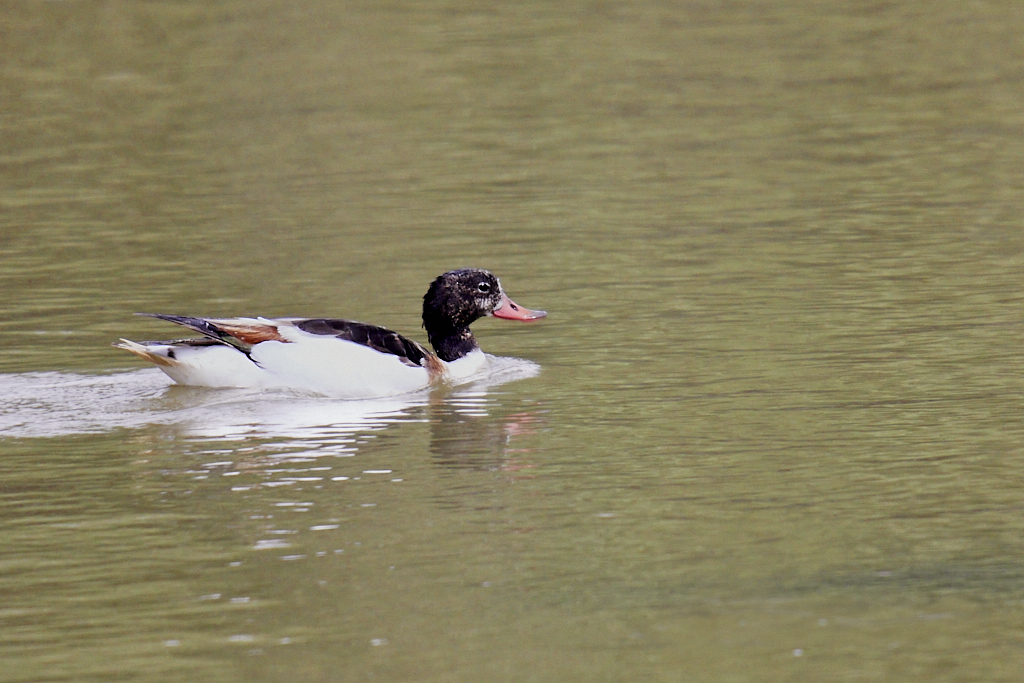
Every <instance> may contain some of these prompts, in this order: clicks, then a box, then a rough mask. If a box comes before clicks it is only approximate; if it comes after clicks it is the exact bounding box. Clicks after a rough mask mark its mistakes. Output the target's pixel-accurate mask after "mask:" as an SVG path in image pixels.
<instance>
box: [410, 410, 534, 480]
mask: <svg viewBox="0 0 1024 683" xmlns="http://www.w3.org/2000/svg"><path fill="white" fill-rule="evenodd" d="M489 407H497V406H494V405H493V404H492V403H491V402H490V401H488V400H487V399H486V397H485V396H484V395H483V394H471V393H465V394H462V395H458V394H456V395H454V396H452V397H450V398H449V400H447V401H444V402H443V403H432V405H431V406H430V420H429V421H430V451H431V453H433V454H434V456H435V463H436V464H437V465H440V466H441V467H444V468H445V469H451V470H486V471H499V470H500V471H504V472H511V471H515V470H521V469H529V468H532V467H533V464H532V461H531V459H530V458H529V457H527V454H528V453H529V449H521V448H518V447H514V446H513V445H512V440H513V439H514V438H515V437H518V436H528V435H532V434H536V433H537V432H538V431H539V430H540V428H541V426H542V425H543V424H544V423H545V422H546V419H545V418H544V417H543V416H542V412H543V411H540V410H537V409H531V410H525V411H519V412H516V413H512V414H506V415H488V412H490V411H489V410H488V408H489Z"/></svg>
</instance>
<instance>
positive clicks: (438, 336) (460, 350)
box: [427, 327, 480, 363]
mask: <svg viewBox="0 0 1024 683" xmlns="http://www.w3.org/2000/svg"><path fill="white" fill-rule="evenodd" d="M427 339H429V340H430V345H431V346H433V347H434V353H436V354H437V357H438V358H440V359H441V360H443V361H445V362H447V363H451V362H452V361H453V360H458V359H460V358H462V357H463V356H465V355H466V354H468V353H470V352H472V351H476V350H477V349H479V348H480V347H479V346H478V345H477V343H476V338H474V337H473V333H472V332H470V331H469V328H468V327H462V328H455V327H448V328H442V329H429V328H428V329H427Z"/></svg>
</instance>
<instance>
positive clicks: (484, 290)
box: [476, 282, 491, 294]
mask: <svg viewBox="0 0 1024 683" xmlns="http://www.w3.org/2000/svg"><path fill="white" fill-rule="evenodd" d="M476 289H477V291H478V292H480V293H481V294H490V293H491V283H490V282H481V283H480V284H478V285H477V286H476Z"/></svg>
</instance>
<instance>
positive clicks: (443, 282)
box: [423, 268, 501, 334]
mask: <svg viewBox="0 0 1024 683" xmlns="http://www.w3.org/2000/svg"><path fill="white" fill-rule="evenodd" d="M500 305H501V283H500V282H498V278H496V277H494V276H493V275H492V274H490V273H488V272H487V271H486V270H480V269H479V268H463V269H462V270H452V271H449V272H447V273H445V274H444V275H440V276H438V278H437V279H436V280H434V281H433V282H432V283H430V289H428V290H427V293H426V295H425V296H424V297H423V327H424V328H426V330H427V333H428V334H429V333H430V332H431V330H432V329H433V330H437V331H439V332H440V331H441V330H443V329H446V328H448V329H452V330H461V329H464V328H468V327H469V326H470V324H471V323H472V322H473V321H474V320H478V319H480V318H482V317H484V316H485V315H490V314H491V313H492V312H494V309H495V308H497V307H498V306H500Z"/></svg>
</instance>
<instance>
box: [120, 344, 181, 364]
mask: <svg viewBox="0 0 1024 683" xmlns="http://www.w3.org/2000/svg"><path fill="white" fill-rule="evenodd" d="M112 346H114V347H116V348H119V349H124V350H125V351H128V352H129V353H134V354H135V355H136V356H138V357H139V358H144V359H146V360H148V361H149V362H150V363H153V364H154V365H163V366H165V367H170V366H173V365H178V361H176V360H174V359H173V358H170V357H168V356H165V355H161V354H159V353H156V352H155V351H153V350H151V349H150V348H149V347H148V346H146V345H145V344H139V343H138V342H133V341H131V340H130V339H122V340H121V341H118V342H115V343H113V344H112Z"/></svg>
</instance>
